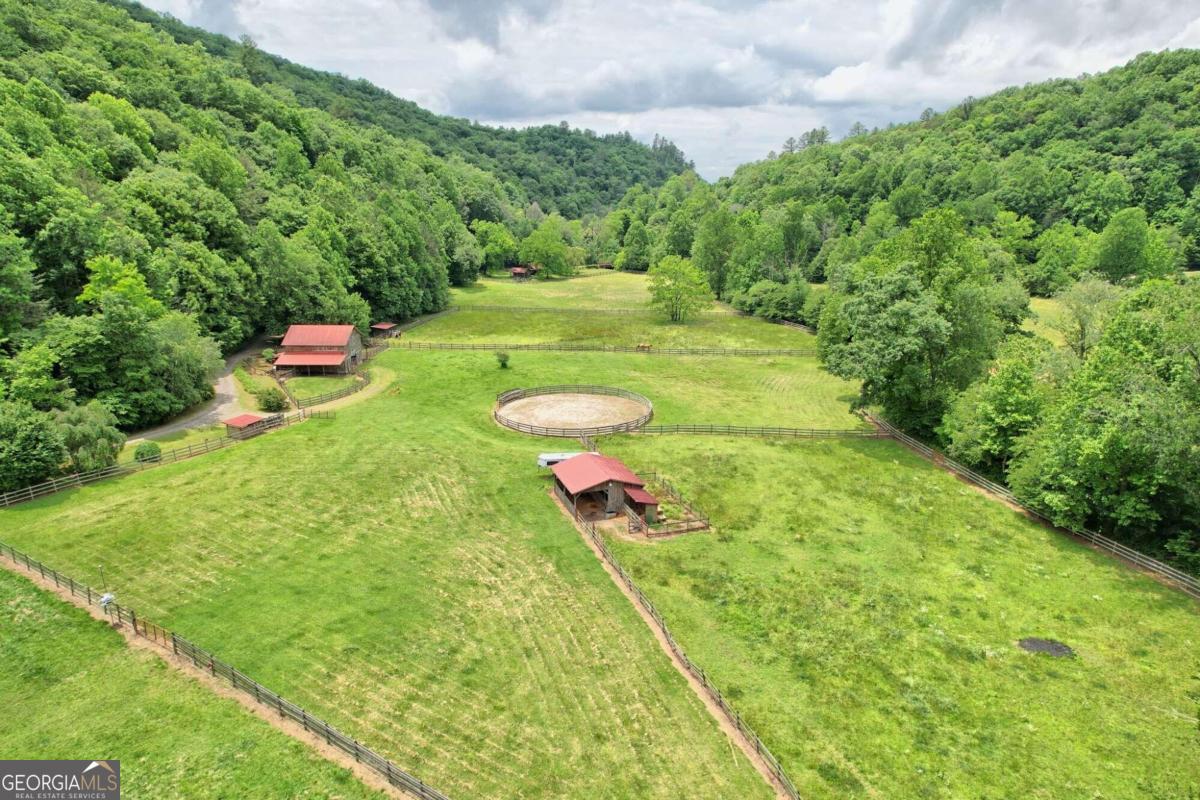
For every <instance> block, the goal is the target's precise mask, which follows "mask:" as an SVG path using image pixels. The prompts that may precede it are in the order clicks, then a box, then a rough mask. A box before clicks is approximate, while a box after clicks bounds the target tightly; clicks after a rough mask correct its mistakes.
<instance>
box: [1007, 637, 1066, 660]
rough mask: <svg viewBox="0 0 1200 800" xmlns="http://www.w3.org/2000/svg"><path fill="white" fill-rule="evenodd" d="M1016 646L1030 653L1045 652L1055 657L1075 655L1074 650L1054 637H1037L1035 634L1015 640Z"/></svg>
mask: <svg viewBox="0 0 1200 800" xmlns="http://www.w3.org/2000/svg"><path fill="white" fill-rule="evenodd" d="M1017 646H1018V647H1020V648H1021V649H1022V650H1028V651H1029V652H1030V653H1045V654H1046V655H1048V656H1054V657H1055V658H1070V657H1072V656H1074V655H1075V651H1074V650H1072V649H1071V648H1069V647H1067V646H1066V645H1065V644H1063V643H1062V642H1060V641H1057V640H1055V639H1039V638H1038V637H1036V636H1027V637H1025V638H1024V639H1022V640H1021V641H1019V642H1017Z"/></svg>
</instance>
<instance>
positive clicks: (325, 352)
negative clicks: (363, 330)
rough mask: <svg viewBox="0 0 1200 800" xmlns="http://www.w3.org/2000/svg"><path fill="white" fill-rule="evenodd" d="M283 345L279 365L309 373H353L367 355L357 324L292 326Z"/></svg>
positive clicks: (285, 336) (277, 362) (276, 361)
mask: <svg viewBox="0 0 1200 800" xmlns="http://www.w3.org/2000/svg"><path fill="white" fill-rule="evenodd" d="M279 346H280V349H281V352H280V354H279V357H278V358H276V359H275V368H276V369H280V368H285V369H294V370H296V371H297V372H306V373H313V372H316V373H327V372H335V373H337V372H340V373H347V372H352V371H353V370H354V368H355V367H356V366H358V364H359V363H361V362H362V360H363V355H364V354H363V343H362V337H361V336H360V335H359V333H358V330H357V329H355V327H354V326H353V325H292V326H291V327H290V328H288V330H287V333H286V334H284V337H283V341H282V342H281V343H280V345H279Z"/></svg>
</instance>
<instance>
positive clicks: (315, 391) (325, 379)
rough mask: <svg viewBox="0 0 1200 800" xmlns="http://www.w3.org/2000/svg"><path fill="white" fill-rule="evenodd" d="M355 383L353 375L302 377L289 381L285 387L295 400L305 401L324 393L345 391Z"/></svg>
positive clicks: (355, 379) (356, 380)
mask: <svg viewBox="0 0 1200 800" xmlns="http://www.w3.org/2000/svg"><path fill="white" fill-rule="evenodd" d="M357 382H358V378H356V377H354V376H353V375H302V376H300V377H296V378H291V379H289V380H288V382H287V386H288V389H289V390H291V393H292V395H293V396H295V398H296V399H297V400H307V399H308V398H310V397H316V396H317V395H322V394H325V393H326V392H336V391H337V390H338V389H345V388H346V387H348V386H351V385H353V384H354V383H357Z"/></svg>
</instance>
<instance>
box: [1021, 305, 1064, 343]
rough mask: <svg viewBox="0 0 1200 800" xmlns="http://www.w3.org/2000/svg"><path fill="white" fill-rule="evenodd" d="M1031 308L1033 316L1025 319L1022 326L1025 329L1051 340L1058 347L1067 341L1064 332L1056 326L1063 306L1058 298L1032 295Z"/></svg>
mask: <svg viewBox="0 0 1200 800" xmlns="http://www.w3.org/2000/svg"><path fill="white" fill-rule="evenodd" d="M1029 308H1030V309H1031V310H1032V311H1033V316H1032V317H1030V318H1029V319H1027V320H1025V324H1024V325H1023V326H1022V327H1023V328H1024V329H1025V330H1027V331H1030V332H1032V333H1035V334H1037V335H1038V336H1041V337H1042V338H1044V339H1047V340H1049V341H1050V342H1051V343H1053V344H1054V345H1056V346H1058V347H1062V346H1063V345H1065V344H1066V343H1067V340H1066V339H1064V338H1063V335H1062V333H1061V332H1060V331H1059V330H1057V329H1056V328H1055V327H1054V323H1055V321H1056V320H1057V319H1058V317H1059V315H1060V314H1061V313H1062V307H1061V305H1060V304H1059V302H1058V301H1057V300H1055V299H1054V298H1052V297H1031V298H1030V299H1029Z"/></svg>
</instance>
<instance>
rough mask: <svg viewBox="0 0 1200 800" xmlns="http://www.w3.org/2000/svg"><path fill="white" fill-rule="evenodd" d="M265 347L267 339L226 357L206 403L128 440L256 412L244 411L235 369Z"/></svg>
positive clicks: (257, 341)
mask: <svg viewBox="0 0 1200 800" xmlns="http://www.w3.org/2000/svg"><path fill="white" fill-rule="evenodd" d="M264 346H265V340H262V339H255V340H253V341H252V342H251V343H250V344H248V345H246V346H245V347H244V348H242V349H241V350H239V351H237V352H236V353H234V354H233V355H231V356H229V357H227V358H226V359H225V367H224V369H222V370H221V374H220V375H219V376H218V377H217V381H216V383H215V384H214V386H213V388H214V390H215V392H216V393H215V395H214V396H213V398H212V399H211V400H209V401H208V402H207V403H205V404H204V405H201V406H198V407H196V408H193V409H191V410H189V411H185V412H183V414H181V415H180V416H178V417H176V418H175V419H173V420H171V421H170V422H164V423H163V424H162V425H157V426H155V427H153V428H147V429H146V430H143V431H137V432H136V433H132V434H130V435H129V439H128V440H127V441H129V442H140V441H141V440H143V439H153V438H155V437H158V436H167V435H169V434H172V433H178V432H179V431H183V430H187V429H189V428H204V427H207V426H209V425H215V424H217V423H218V422H220V421H221V420H223V419H228V418H229V417H234V416H237V415H238V414H241V413H244V412H246V411H253V410H254V409H252V408H243V407H242V404H241V402H240V401H239V400H238V393H237V387H236V386H234V381H235V380H237V379H236V378H234V377H233V370H234V368H236V367H237V365H238V364H239V363H240V362H241V361H242V359H244V358H248V357H250V356H252V355H254V354H255V353H257V352H259V351H260V350H262V349H263V347H264Z"/></svg>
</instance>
